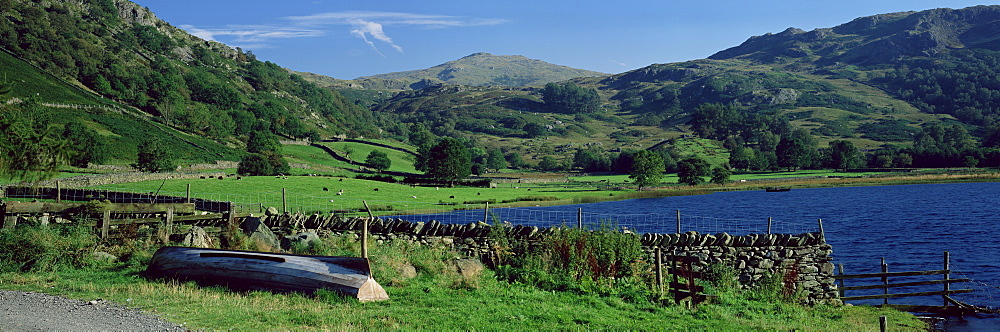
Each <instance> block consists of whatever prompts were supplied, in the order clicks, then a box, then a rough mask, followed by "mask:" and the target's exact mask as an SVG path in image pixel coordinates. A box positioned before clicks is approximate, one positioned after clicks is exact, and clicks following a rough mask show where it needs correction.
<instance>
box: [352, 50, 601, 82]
mask: <svg viewBox="0 0 1000 332" xmlns="http://www.w3.org/2000/svg"><path fill="white" fill-rule="evenodd" d="M604 75H606V74H604V73H598V72H594V71H589V70H584V69H576V68H570V67H566V66H559V65H554V64H551V63H548V62H545V61H541V60H535V59H529V58H527V57H524V56H521V55H493V54H489V53H485V52H481V53H474V54H471V55H468V56H465V57H463V58H461V59H458V60H454V61H448V62H445V63H443V64H440V65H437V66H434V67H431V68H427V69H420V70H411V71H404V72H397V73H388V74H380V75H373V76H365V77H359V78H357V79H356V80H355V81H354V82H357V83H358V84H361V85H363V86H366V87H369V88H371V86H370V85H369V84H373V83H374V82H378V80H382V82H387V81H391V82H400V83H408V84H409V86H408V87H410V88H415V89H419V88H420V87H424V86H428V85H431V84H442V83H443V84H454V85H472V86H512V87H514V86H538V85H543V84H545V83H551V82H559V81H565V80H568V79H571V78H576V77H594V76H604Z"/></svg>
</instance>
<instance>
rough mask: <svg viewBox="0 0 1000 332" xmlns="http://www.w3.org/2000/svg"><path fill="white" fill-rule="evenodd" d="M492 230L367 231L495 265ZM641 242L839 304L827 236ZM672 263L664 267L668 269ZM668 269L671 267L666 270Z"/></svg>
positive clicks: (273, 221) (277, 226)
mask: <svg viewBox="0 0 1000 332" xmlns="http://www.w3.org/2000/svg"><path fill="white" fill-rule="evenodd" d="M264 223H265V224H266V225H268V226H269V227H270V228H272V229H274V230H276V231H278V230H281V231H283V232H285V233H288V234H292V233H294V232H296V231H299V230H304V229H312V230H319V231H321V232H328V233H335V234H343V233H357V232H360V231H361V229H362V227H363V224H364V219H362V218H341V217H337V216H334V215H318V214H316V215H302V214H295V215H289V214H283V215H276V214H272V215H269V216H267V217H265V219H264ZM490 229H491V226H490V225H488V224H485V223H482V222H474V223H470V224H465V225H458V224H441V223H440V222H437V221H430V222H426V223H425V222H409V221H406V220H402V219H375V220H373V221H371V222H370V223H369V225H368V231H369V233H370V234H371V236H372V237H374V238H375V239H377V241H379V242H382V241H398V240H404V241H410V242H418V243H422V244H427V245H447V246H450V247H451V248H453V249H455V250H457V251H459V252H461V253H463V254H465V255H468V256H473V257H479V258H480V259H482V260H484V261H487V262H488V261H491V260H492V255H493V251H492V249H491V247H490V245H491V243H490V239H489V234H490ZM554 231H556V229H554V228H539V227H534V226H521V225H518V226H514V227H513V228H512V229H511V231H510V232H509V233H510V234H511V237H512V238H513V239H514V240H515V241H527V242H529V243H533V244H537V243H539V242H541V239H542V238H543V237H544V236H545V235H546V234H550V233H552V232H554ZM640 242H641V243H642V245H643V248H644V250H645V251H646V252H647V254H649V257H650V261H651V262H655V259H654V257H655V252H656V250H657V249H658V248H659V249H661V250H662V252H663V254H664V255H673V256H684V257H695V258H697V260H696V262H695V263H693V264H692V270H694V271H705V270H707V269H709V268H710V267H711V266H713V265H716V264H718V265H723V266H728V267H731V268H732V269H733V270H734V271H735V273H736V277H737V278H738V282H739V284H740V285H741V286H743V287H752V286H753V285H755V284H756V283H757V282H759V281H760V280H761V279H762V278H765V277H766V276H767V275H774V274H777V275H778V276H779V277H781V278H783V279H786V280H791V279H794V280H795V283H796V290H797V291H798V292H799V294H800V295H801V296H802V297H803V298H804V299H805V302H806V303H809V304H813V303H818V302H822V301H836V299H837V298H838V294H837V286H836V284H835V282H834V279H833V263H832V260H833V259H832V258H831V257H830V254H831V253H832V247H831V246H830V245H828V244H826V240H825V238H824V236H823V234H822V233H804V234H797V235H792V234H750V235H744V236H733V235H729V234H726V233H719V234H715V235H710V234H699V233H697V232H693V231H692V232H687V233H683V234H649V233H647V234H643V235H642V236H641V237H640ZM668 264H669V263H667V262H664V265H668ZM665 267H666V266H665Z"/></svg>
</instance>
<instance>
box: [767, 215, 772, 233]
mask: <svg viewBox="0 0 1000 332" xmlns="http://www.w3.org/2000/svg"><path fill="white" fill-rule="evenodd" d="M767 234H771V217H767Z"/></svg>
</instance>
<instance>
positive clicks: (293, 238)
mask: <svg viewBox="0 0 1000 332" xmlns="http://www.w3.org/2000/svg"><path fill="white" fill-rule="evenodd" d="M319 241H322V240H321V239H320V238H319V235H316V233H315V232H312V231H307V232H299V233H295V234H293V235H289V236H286V237H283V238H282V239H281V248H282V249H284V250H290V249H291V248H294V247H299V246H303V247H304V246H308V245H309V244H310V243H312V242H319Z"/></svg>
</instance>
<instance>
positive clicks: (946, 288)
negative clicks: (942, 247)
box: [941, 251, 951, 308]
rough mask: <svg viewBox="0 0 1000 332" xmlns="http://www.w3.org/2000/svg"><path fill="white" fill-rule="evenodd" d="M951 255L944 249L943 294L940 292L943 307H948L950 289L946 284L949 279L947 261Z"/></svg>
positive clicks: (949, 270) (949, 273)
mask: <svg viewBox="0 0 1000 332" xmlns="http://www.w3.org/2000/svg"><path fill="white" fill-rule="evenodd" d="M950 256H951V255H950V254H949V253H948V252H947V251H945V252H944V270H945V272H944V294H941V300H943V301H944V306H945V308H947V307H948V291H950V290H951V286H950V284H948V279H951V264H950V262H949V260H950V258H951V257H950Z"/></svg>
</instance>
